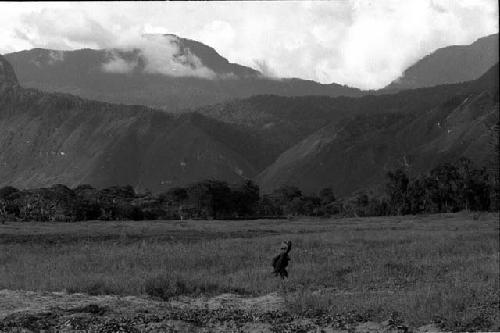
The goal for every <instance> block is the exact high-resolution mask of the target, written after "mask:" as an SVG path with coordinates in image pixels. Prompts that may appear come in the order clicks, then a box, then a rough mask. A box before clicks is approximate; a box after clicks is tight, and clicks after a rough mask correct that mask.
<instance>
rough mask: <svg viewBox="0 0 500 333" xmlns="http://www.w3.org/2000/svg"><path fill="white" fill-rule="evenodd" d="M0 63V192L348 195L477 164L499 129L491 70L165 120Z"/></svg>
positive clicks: (255, 101) (263, 100)
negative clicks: (254, 183) (233, 188)
mask: <svg viewBox="0 0 500 333" xmlns="http://www.w3.org/2000/svg"><path fill="white" fill-rule="evenodd" d="M0 60H1V61H0V64H1V66H2V67H1V70H0V79H1V81H0V87H1V92H0V145H1V147H2V150H1V151H0V185H13V186H17V187H21V188H22V187H40V186H50V185H53V184H57V183H63V184H66V185H68V186H75V185H78V184H82V183H88V184H91V185H93V186H96V187H103V186H113V185H125V184H130V185H132V186H133V187H134V188H136V189H137V190H144V189H151V190H152V191H155V192H159V191H163V190H167V189H169V188H172V187H176V186H184V185H187V184H190V183H192V182H195V181H200V180H203V179H209V178H212V179H213V178H216V179H220V180H224V181H229V182H239V181H241V180H242V179H248V178H250V179H256V180H258V181H259V183H260V185H261V188H262V189H263V190H264V191H265V192H269V191H271V190H273V189H275V188H277V187H279V186H281V185H283V184H293V185H298V186H299V187H301V188H302V189H304V190H306V191H309V190H311V191H317V190H318V189H320V188H323V187H325V186H331V187H333V188H334V190H335V193H338V194H347V193H350V192H352V191H354V190H356V189H360V188H363V187H366V186H375V185H377V184H379V183H381V182H382V179H383V177H384V175H385V172H386V171H387V170H390V169H394V168H397V167H400V166H407V167H408V168H410V170H413V171H412V172H421V171H425V170H428V169H429V168H432V167H434V166H435V165H437V164H438V163H442V162H446V161H453V160H454V159H456V158H459V157H461V156H466V157H469V158H471V159H472V160H473V161H474V162H477V163H482V162H484V161H485V160H487V159H488V158H490V157H489V151H490V150H488V149H489V148H488V145H486V142H487V141H488V140H490V141H491V139H492V136H491V134H490V133H491V131H490V129H491V128H492V126H493V125H494V124H496V122H497V121H498V73H497V72H498V68H493V69H492V70H490V71H489V72H488V73H487V74H485V75H484V76H483V77H482V78H481V79H479V80H476V81H473V82H467V83H462V84H454V85H441V86H436V87H432V88H422V89H415V90H408V91H402V92H399V93H397V94H394V95H379V96H364V97H360V98H349V97H338V98H332V97H326V96H301V97H282V96H273V95H261V96H253V97H250V98H247V99H239V100H233V101H231V102H226V103H220V104H216V105H212V106H205V107H201V108H198V109H192V110H191V111H194V112H191V113H187V114H182V115H173V114H168V113H165V112H163V111H157V110H153V109H149V108H147V107H142V106H126V105H116V104H109V103H103V102H95V101H90V100H86V99H82V98H80V97H75V96H71V95H67V94H60V93H46V92H41V91H38V90H34V89H26V88H21V87H19V85H18V83H17V80H16V76H15V74H14V71H13V70H12V68H11V66H10V65H9V63H8V62H7V61H6V60H5V59H4V58H0ZM492 124H493V125H492ZM257 175H258V176H257Z"/></svg>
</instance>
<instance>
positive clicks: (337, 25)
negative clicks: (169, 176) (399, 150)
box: [0, 0, 498, 89]
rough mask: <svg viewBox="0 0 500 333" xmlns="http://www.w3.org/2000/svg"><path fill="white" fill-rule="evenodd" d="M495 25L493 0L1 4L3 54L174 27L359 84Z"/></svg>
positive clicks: (247, 55)
mask: <svg viewBox="0 0 500 333" xmlns="http://www.w3.org/2000/svg"><path fill="white" fill-rule="evenodd" d="M497 32H498V5H497V1H496V0H398V1H393V0H383V1H375V0H374V1H370V0H352V1H351V0H345V1H344V0H342V1H341V0H333V1H312V2H300V1H294V2H287V1H277V2H184V3H182V2H155V3H151V2H145V3H141V2H119V3H116V2H115V3H97V2H93V3H86V2H79V3H38V2H37V3H5V2H2V3H0V53H8V52H13V51H19V50H24V49H30V48H33V47H43V48H52V49H60V50H68V49H78V48H83V47H90V48H110V47H125V46H130V45H132V44H134V43H135V42H137V41H138V38H140V36H141V34H143V33H172V34H176V35H179V36H181V37H185V38H191V39H195V40H198V41H201V42H203V43H205V44H208V45H210V46H212V47H214V48H215V49H216V50H217V51H218V52H219V53H220V54H221V55H223V56H224V57H226V58H228V59H229V60H230V61H231V62H237V63H240V64H243V65H247V66H251V67H253V68H256V69H259V70H261V71H264V72H265V73H266V74H267V75H270V76H277V77H299V78H304V79H312V80H316V81H319V82H322V83H332V82H336V83H340V84H347V85H349V86H353V87H359V88H363V89H370V88H381V87H383V86H385V85H386V84H388V83H390V82H391V81H392V80H394V79H396V78H397V77H398V76H399V75H401V73H402V71H403V70H404V69H405V68H407V67H408V66H409V65H411V64H412V63H414V62H415V61H417V60H418V59H420V58H422V57H423V56H424V55H426V54H428V53H430V52H432V51H434V50H435V49H437V48H439V47H443V46H447V45H452V44H470V43H471V42H473V41H474V40H476V39H477V38H480V37H483V36H485V35H489V34H492V33H497ZM137 43H139V42H137Z"/></svg>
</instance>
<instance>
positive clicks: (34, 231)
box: [0, 213, 500, 330]
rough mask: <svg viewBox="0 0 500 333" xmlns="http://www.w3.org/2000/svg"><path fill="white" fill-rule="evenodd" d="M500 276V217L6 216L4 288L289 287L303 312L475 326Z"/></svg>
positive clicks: (495, 322) (491, 314)
mask: <svg viewBox="0 0 500 333" xmlns="http://www.w3.org/2000/svg"><path fill="white" fill-rule="evenodd" d="M288 239H289V240H291V241H292V243H293V247H292V252H291V258H292V260H291V263H290V267H289V272H290V279H289V280H288V281H287V282H285V283H281V282H280V281H279V280H277V279H276V278H274V277H273V276H272V274H271V270H272V269H271V266H270V264H271V259H272V257H273V256H274V255H275V254H276V253H277V251H278V247H279V243H280V242H281V241H282V240H288ZM499 283H500V282H499V222H498V214H483V215H481V216H477V215H473V214H468V213H458V214H443V215H430V216H407V217H373V218H350V219H295V220H255V221H139V222H134V221H119V222H102V221H95V222H79V223H14V222H12V223H6V224H5V225H0V289H12V290H17V289H22V290H37V291H61V290H66V291H67V292H84V293H89V294H120V295H142V294H150V295H154V296H160V297H163V298H168V297H171V296H175V295H181V294H187V295H193V296H195V295H199V294H210V295H216V294H220V293H225V292H232V293H238V294H248V295H265V294H268V293H271V292H274V291H280V292H281V293H284V294H285V299H286V304H287V307H288V308H289V310H290V311H293V312H300V313H307V312H309V313H314V312H325V311H328V312H331V313H348V312H352V313H358V314H362V315H363V316H365V317H369V318H370V319H372V320H385V319H387V318H389V317H390V316H391V315H392V316H393V315H394V313H397V314H398V315H399V316H400V317H401V318H402V319H404V320H405V321H406V322H407V323H409V324H410V325H414V326H417V325H422V324H427V323H429V322H432V321H437V322H441V323H442V324H443V325H444V327H447V328H449V329H453V330H468V329H471V328H472V329H473V328H482V329H487V328H491V327H496V326H499V325H500V315H499V305H500V303H499V299H500V291H499V290H500V288H499ZM474 325H475V326H474ZM498 329H500V326H499V328H498Z"/></svg>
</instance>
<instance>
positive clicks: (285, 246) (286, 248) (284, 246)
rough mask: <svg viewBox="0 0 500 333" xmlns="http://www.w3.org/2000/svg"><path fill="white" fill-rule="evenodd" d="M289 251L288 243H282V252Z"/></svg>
mask: <svg viewBox="0 0 500 333" xmlns="http://www.w3.org/2000/svg"><path fill="white" fill-rule="evenodd" d="M287 250H288V244H287V243H286V242H281V245H280V252H286V251H287Z"/></svg>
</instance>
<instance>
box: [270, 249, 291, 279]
mask: <svg viewBox="0 0 500 333" xmlns="http://www.w3.org/2000/svg"><path fill="white" fill-rule="evenodd" d="M291 248H292V243H291V242H287V243H285V246H282V248H281V251H282V252H281V253H280V254H278V255H277V256H276V257H274V258H273V268H274V271H273V273H274V275H275V276H278V274H279V276H280V277H281V278H282V279H284V278H285V277H287V278H288V271H287V270H286V267H287V266H288V262H289V261H290V257H289V256H288V253H289V252H290V250H291Z"/></svg>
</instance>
